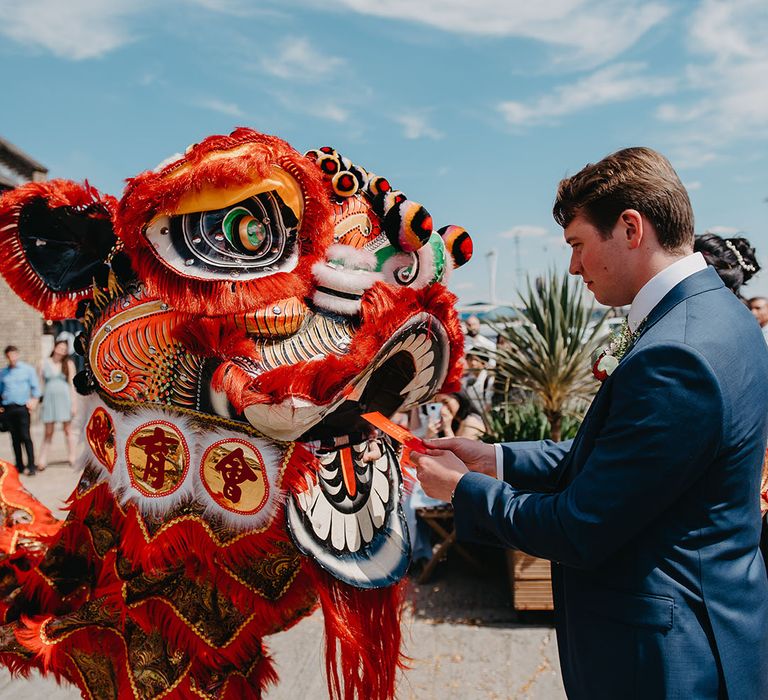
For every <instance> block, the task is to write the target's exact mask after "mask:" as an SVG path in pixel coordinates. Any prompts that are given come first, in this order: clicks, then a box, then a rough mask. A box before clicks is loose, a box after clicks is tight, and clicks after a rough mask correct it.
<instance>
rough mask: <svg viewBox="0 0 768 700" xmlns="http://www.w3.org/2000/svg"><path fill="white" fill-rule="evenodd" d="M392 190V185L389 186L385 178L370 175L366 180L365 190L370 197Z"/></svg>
mask: <svg viewBox="0 0 768 700" xmlns="http://www.w3.org/2000/svg"><path fill="white" fill-rule="evenodd" d="M391 189H392V185H390V184H389V180H387V178H385V177H379V176H378V175H371V176H370V178H369V180H368V186H367V190H368V192H369V193H370V195H371V196H372V197H375V196H376V195H378V194H382V193H385V192H389V191H390V190H391Z"/></svg>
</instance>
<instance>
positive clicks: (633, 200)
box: [414, 148, 768, 700]
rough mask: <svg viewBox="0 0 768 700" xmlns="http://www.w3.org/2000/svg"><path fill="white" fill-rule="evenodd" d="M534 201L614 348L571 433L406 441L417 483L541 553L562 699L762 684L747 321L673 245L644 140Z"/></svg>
mask: <svg viewBox="0 0 768 700" xmlns="http://www.w3.org/2000/svg"><path fill="white" fill-rule="evenodd" d="M554 213H555V218H556V219H557V221H558V223H559V224H560V225H562V226H563V228H564V231H565V240H566V242H567V243H568V244H569V245H570V247H571V249H572V253H571V263H570V272H571V274H574V275H580V276H581V277H582V278H583V280H584V282H585V283H586V285H587V287H588V288H589V289H590V290H591V291H592V292H593V293H594V295H595V297H596V298H597V300H598V301H600V302H601V303H603V304H606V305H610V306H623V305H626V304H631V309H630V313H629V318H628V321H629V328H630V331H631V332H632V335H631V338H630V339H629V349H628V350H627V351H626V353H625V354H624V356H623V357H622V358H621V359H620V361H619V362H618V365H615V363H614V367H613V371H612V372H611V373H610V376H608V377H607V378H606V379H605V381H604V382H603V385H602V387H601V388H600V390H599V392H598V393H597V396H596V397H595V399H594V401H593V403H592V405H591V407H590V409H589V412H588V413H587V415H586V417H585V419H584V422H583V424H582V426H581V429H580V430H579V432H578V434H577V436H576V438H575V439H574V440H572V441H568V442H563V443H553V442H549V441H543V442H528V443H517V444H505V445H495V446H494V445H485V444H482V443H478V442H471V441H467V440H461V439H453V440H441V441H433V442H432V443H431V448H432V449H430V450H429V452H428V454H427V455H415V454H414V461H417V463H418V470H419V478H420V480H421V482H422V485H423V487H424V490H425V491H426V493H427V494H428V495H430V496H434V497H436V498H441V499H446V500H448V499H452V501H453V505H454V509H455V521H456V529H457V533H458V536H459V538H460V539H468V540H474V541H478V542H485V543H496V544H501V545H503V546H507V547H516V548H518V549H521V550H523V551H525V552H528V553H529V554H533V555H535V556H538V557H543V558H546V559H549V560H551V561H552V588H553V593H554V598H555V619H556V626H557V635H558V647H559V652H560V661H561V666H562V671H563V680H564V683H565V688H566V691H567V693H568V696H569V697H570V698H575V699H578V700H581V699H583V700H596V699H598V698H606V699H611V700H613V699H619V698H621V699H623V698H638V699H639V700H648V699H655V698H685V700H705V699H710V698H712V699H713V700H714V699H716V698H731V699H734V700H735V699H739V700H740V699H742V698H743V699H744V700H758V699H761V698H768V579H767V578H766V574H765V567H764V564H763V560H762V557H761V555H760V552H759V550H758V543H759V540H760V509H759V495H758V493H759V484H760V470H761V466H762V462H763V456H764V453H765V447H766V432H767V426H768V423H767V418H768V350H767V349H766V346H765V341H764V340H763V337H762V334H761V333H760V329H759V328H758V326H757V324H756V323H755V321H754V318H753V317H752V316H751V314H750V313H749V311H748V310H747V309H746V308H745V307H744V305H743V304H742V303H741V302H740V301H739V300H738V299H737V298H736V297H735V296H734V295H733V294H732V293H731V292H730V291H729V290H727V289H726V288H725V287H724V286H723V284H722V282H721V281H720V279H719V277H718V276H717V274H716V273H715V271H714V270H713V269H712V268H707V267H706V265H705V263H704V260H703V258H702V257H701V256H700V254H698V253H693V213H692V211H691V206H690V202H689V200H688V195H687V193H686V191H685V188H684V187H683V186H682V184H681V183H680V180H679V179H678V177H677V175H676V173H675V172H674V170H673V169H672V167H671V165H670V164H669V162H668V161H667V160H666V159H665V158H664V157H663V156H661V155H660V154H658V153H656V152H654V151H652V150H650V149H646V148H630V149H626V150H623V151H619V152H617V153H615V154H613V155H611V156H608V157H606V158H605V159H603V160H602V161H600V162H599V163H597V164H594V165H588V166H587V167H586V168H584V169H583V170H582V171H580V172H579V173H577V174H576V175H574V176H573V177H571V178H568V179H566V180H563V181H562V182H561V183H560V187H559V189H558V195H557V200H556V203H555V210H554ZM606 366H607V365H606Z"/></svg>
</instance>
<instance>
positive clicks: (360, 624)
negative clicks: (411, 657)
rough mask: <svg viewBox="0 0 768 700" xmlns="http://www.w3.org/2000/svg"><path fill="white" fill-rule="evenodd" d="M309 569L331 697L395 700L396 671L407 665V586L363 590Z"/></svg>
mask: <svg viewBox="0 0 768 700" xmlns="http://www.w3.org/2000/svg"><path fill="white" fill-rule="evenodd" d="M307 568H308V569H309V568H310V567H307ZM311 569H312V575H313V576H314V578H315V588H316V589H317V591H318V593H319V595H320V604H321V605H322V608H323V616H324V618H325V670H326V674H327V679H328V693H329V695H330V697H331V698H332V699H334V700H335V699H336V698H344V700H353V698H366V700H392V698H394V697H395V681H396V678H397V671H398V670H400V669H404V668H406V662H407V659H406V657H405V656H403V654H402V652H401V650H400V647H401V642H402V634H401V629H400V622H401V617H402V611H403V594H404V589H405V585H404V583H402V582H401V583H398V584H395V585H393V586H390V587H388V588H380V589H373V590H360V589H357V588H352V587H351V586H348V585H346V584H344V583H341V582H340V581H337V580H336V579H335V578H333V577H331V576H330V575H329V574H327V573H326V572H324V571H322V570H321V569H319V568H318V567H314V566H312V567H311Z"/></svg>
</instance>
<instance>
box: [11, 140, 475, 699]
mask: <svg viewBox="0 0 768 700" xmlns="http://www.w3.org/2000/svg"><path fill="white" fill-rule="evenodd" d="M470 255H471V240H470V238H469V236H468V235H467V233H466V232H465V231H464V230H463V229H460V228H458V227H455V226H449V227H446V228H444V229H441V230H440V231H439V232H433V230H432V220H431V217H430V216H429V214H428V213H427V212H426V210H425V209H424V208H423V207H422V206H420V205H419V204H416V203H415V202H412V201H411V200H408V199H407V198H406V197H405V195H404V194H403V193H402V192H398V191H394V190H392V189H391V187H390V185H389V183H388V182H387V181H386V180H385V179H384V178H381V177H377V176H376V175H373V174H372V173H368V172H367V171H365V170H364V169H362V168H360V167H358V166H356V165H354V164H353V163H351V162H350V161H349V160H348V159H346V158H344V157H343V156H341V155H340V154H338V153H336V152H335V151H334V150H333V149H331V148H322V149H320V150H318V151H310V152H309V153H308V154H307V155H306V156H302V155H300V154H299V153H297V152H296V151H294V150H293V149H292V148H291V147H290V146H289V145H288V144H287V143H285V142H284V141H281V140H280V139H278V138H275V137H271V136H265V135H262V134H259V133H256V132H254V131H251V130H249V129H238V130H236V131H234V132H233V133H232V134H230V135H229V136H212V137H210V138H207V139H205V140H204V141H202V142H201V143H199V144H196V145H193V146H191V147H190V148H189V149H188V150H187V152H186V154H185V155H183V156H177V157H175V158H173V159H171V160H170V161H167V162H166V163H165V164H163V165H161V166H159V167H158V168H157V169H156V170H154V171H152V172H145V173H143V174H141V175H139V176H138V177H135V178H133V179H131V180H129V181H128V184H127V187H126V190H125V193H124V196H123V197H122V199H120V200H119V201H118V200H116V199H114V198H113V197H109V196H104V195H101V194H99V193H98V192H97V191H96V190H94V189H93V188H91V187H90V186H89V185H88V184H87V183H86V184H85V185H84V186H83V185H79V184H76V183H73V182H68V181H63V180H53V181H50V182H45V183H30V184H28V185H25V186H23V187H20V188H18V189H17V190H14V191H12V192H10V193H8V194H6V195H5V196H4V197H3V198H2V200H0V272H2V274H3V275H4V276H5V278H6V279H7V280H8V282H9V284H10V285H11V287H12V288H13V289H14V290H15V291H16V293H18V294H19V296H21V297H22V298H23V299H24V300H25V301H27V302H28V303H29V304H31V305H33V306H34V307H36V308H37V309H39V310H40V311H41V313H42V314H43V315H44V316H45V317H46V318H53V319H56V318H67V317H72V316H73V315H75V313H78V314H79V315H80V316H81V317H82V318H83V321H84V325H85V329H86V330H85V332H84V333H83V334H82V335H80V336H79V337H78V339H77V343H76V345H77V346H78V352H80V353H81V354H83V355H84V356H85V358H86V369H85V370H84V371H83V372H81V373H80V374H78V375H77V377H76V386H77V389H78V391H79V392H80V393H81V394H83V395H84V397H85V398H83V399H82V401H83V411H84V416H85V418H84V421H85V423H84V436H83V446H84V449H83V454H82V455H81V457H80V459H81V460H82V462H81V464H82V467H83V475H82V478H81V479H80V482H79V484H78V486H77V488H76V489H75V491H74V493H73V494H72V496H71V499H70V506H69V516H68V518H67V519H66V521H64V522H63V523H57V522H55V521H54V520H53V519H52V518H51V517H50V513H47V512H46V511H45V509H44V508H42V507H41V506H40V505H39V504H37V503H35V502H34V500H33V499H30V498H29V496H28V495H27V494H25V493H24V492H23V490H22V489H21V488H20V485H19V482H18V476H17V475H16V473H15V469H14V468H13V467H12V466H11V465H10V464H7V463H0V472H2V474H1V475H0V480H1V481H0V504H1V506H0V507H2V510H1V511H0V516H1V517H2V519H3V522H2V523H0V525H2V528H1V530H0V547H1V548H2V549H1V551H2V552H3V555H2V557H1V558H0V615H2V621H1V622H2V625H0V660H1V661H2V662H3V663H4V664H5V665H7V666H8V667H9V668H10V669H11V670H12V671H14V672H19V673H22V674H24V673H27V672H28V671H29V670H30V669H32V668H37V669H39V670H41V671H42V672H44V673H51V674H53V675H54V676H55V677H56V678H57V679H66V680H68V681H70V682H72V683H75V684H77V685H78V686H79V688H80V690H81V692H82V693H83V696H84V697H88V698H94V699H96V700H102V699H106V698H120V699H121V700H122V699H124V698H131V699H136V700H139V699H141V700H144V699H149V698H168V699H172V698H209V699H214V698H215V699H224V698H238V699H239V698H258V697H261V693H262V690H263V688H264V687H265V685H267V684H268V683H270V682H274V681H275V680H276V675H275V672H274V670H273V668H272V665H271V661H270V659H269V656H268V654H267V651H266V649H265V647H264V645H263V643H262V639H263V637H264V636H265V635H268V634H272V633H274V632H277V631H279V630H283V629H286V628H287V627H289V626H290V625H292V624H294V623H295V622H297V621H298V620H299V619H301V618H302V617H303V616H305V615H307V614H308V613H310V612H311V611H312V610H313V609H314V608H315V607H316V606H317V605H318V604H319V605H321V606H322V609H323V614H324V617H325V628H326V668H327V673H328V686H329V691H330V694H331V695H332V696H334V697H346V698H352V697H355V696H358V697H361V698H371V699H375V700H378V699H382V700H383V699H388V698H391V697H393V695H394V688H395V675H396V671H397V669H398V667H399V666H400V665H401V652H400V610H401V592H402V585H401V583H400V580H401V579H402V577H403V574H404V573H405V570H406V568H407V566H408V561H409V546H408V536H407V530H406V526H405V522H404V518H403V515H402V511H401V509H400V505H399V499H400V492H401V484H402V480H401V473H400V468H399V464H398V459H397V456H396V452H395V450H394V449H393V446H392V445H391V444H390V443H389V442H388V440H387V439H386V438H383V437H377V438H376V437H372V436H371V434H370V431H369V430H368V429H367V427H366V424H365V421H363V420H362V419H361V417H360V416H361V414H363V413H365V412H368V411H380V412H382V413H384V414H385V415H391V414H392V413H394V412H395V411H397V410H400V409H407V408H409V407H412V406H415V405H417V404H419V403H421V402H423V401H425V400H428V399H429V398H430V397H431V396H433V395H434V394H435V392H436V391H437V390H439V389H440V388H441V387H445V388H452V387H454V386H455V385H456V383H457V379H458V375H459V371H460V370H459V359H460V357H461V355H462V342H463V338H462V334H461V332H460V330H459V325H458V321H457V318H456V314H455V312H454V309H453V304H454V301H455V300H454V297H453V296H452V295H451V294H450V293H449V292H448V290H447V289H446V288H445V286H444V285H443V284H441V282H442V281H443V280H444V278H445V275H446V274H447V272H448V271H449V270H450V269H451V268H452V267H454V266H458V265H460V264H462V263H463V262H465V261H466V260H467V259H468V258H469V256H470Z"/></svg>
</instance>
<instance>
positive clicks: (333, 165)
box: [317, 149, 341, 177]
mask: <svg viewBox="0 0 768 700" xmlns="http://www.w3.org/2000/svg"><path fill="white" fill-rule="evenodd" d="M321 150H322V149H321ZM317 164H318V166H319V167H320V170H322V171H323V175H325V176H326V177H333V176H334V175H335V174H336V173H337V172H339V170H341V163H340V162H339V158H338V156H336V155H332V154H329V153H325V154H324V155H323V156H321V157H320V160H318V161H317Z"/></svg>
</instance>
